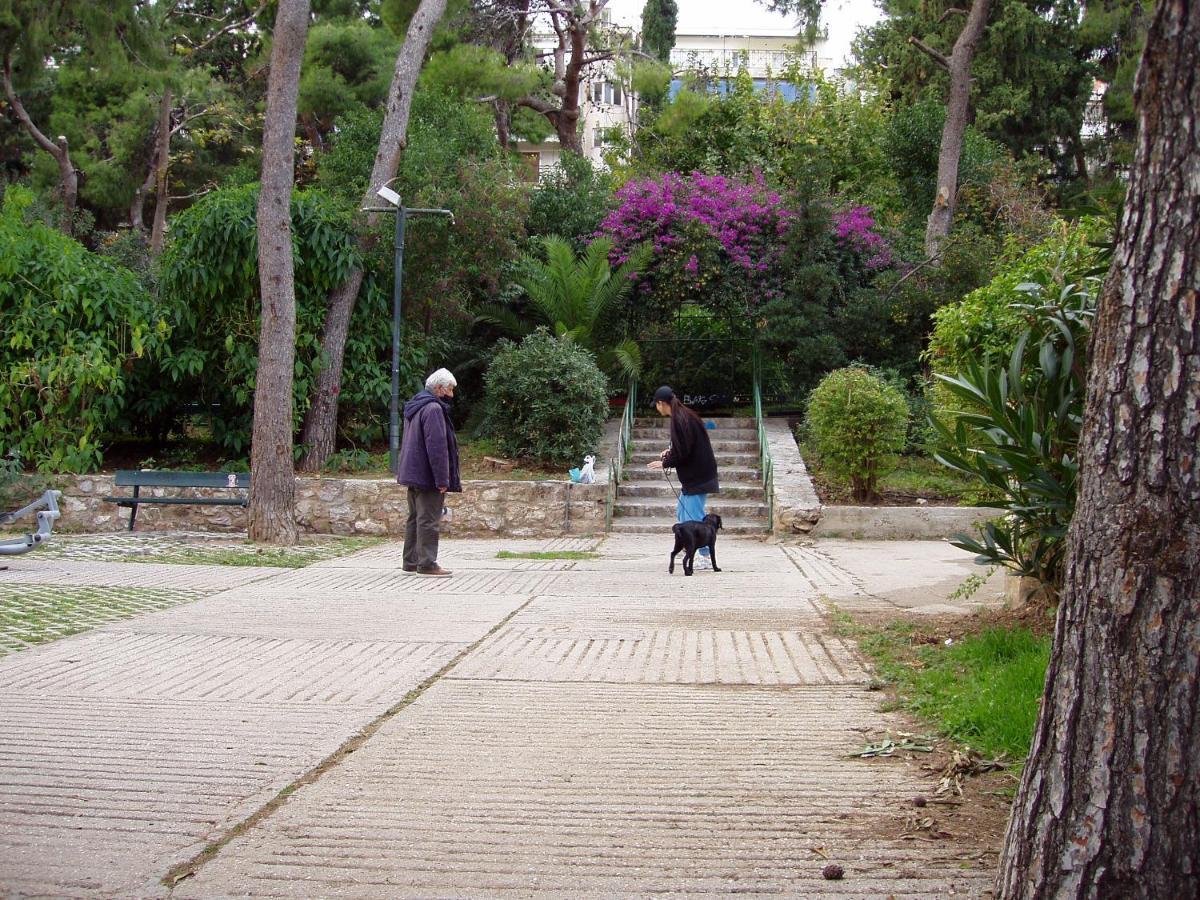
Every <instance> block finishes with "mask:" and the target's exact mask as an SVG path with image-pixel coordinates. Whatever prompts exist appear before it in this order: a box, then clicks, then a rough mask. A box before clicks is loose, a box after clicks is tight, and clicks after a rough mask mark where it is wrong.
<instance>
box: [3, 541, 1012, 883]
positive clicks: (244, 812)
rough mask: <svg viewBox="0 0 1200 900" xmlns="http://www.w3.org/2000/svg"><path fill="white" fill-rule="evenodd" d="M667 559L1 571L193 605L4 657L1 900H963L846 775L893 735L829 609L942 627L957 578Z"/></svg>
mask: <svg viewBox="0 0 1200 900" xmlns="http://www.w3.org/2000/svg"><path fill="white" fill-rule="evenodd" d="M597 544H598V547H597V549H598V550H599V552H600V556H599V558H595V559H581V560H501V559H497V558H496V553H497V551H498V550H500V549H508V550H528V549H538V550H548V549H590V548H591V547H593V546H594V545H597ZM667 549H668V546H667V545H664V542H663V541H662V540H661V539H658V538H655V537H643V536H614V537H612V538H609V539H608V540H606V541H604V542H602V543H601V542H595V541H590V540H577V539H563V540H558V541H515V540H500V541H446V542H445V544H444V549H443V553H442V556H443V562H444V564H446V565H447V566H449V567H451V568H453V569H454V570H455V577H454V578H451V579H445V580H434V579H419V578H417V577H415V576H409V575H404V574H403V573H401V572H400V571H399V567H400V549H399V547H398V546H397V545H394V544H388V545H382V546H379V547H376V548H372V549H369V550H365V551H362V552H360V553H358V554H355V555H353V556H351V557H345V558H342V559H337V560H331V561H327V562H322V563H317V564H314V565H312V566H309V567H307V568H305V569H300V570H265V569H259V570H235V569H229V568H226V567H205V566H166V565H146V564H127V565H122V564H108V565H105V564H103V563H90V562H89V563H86V564H83V563H76V564H73V565H68V564H66V563H65V562H63V561H51V562H48V563H46V564H44V568H42V569H39V564H38V563H37V560H36V558H35V557H33V556H31V557H25V558H22V563H21V569H20V570H19V571H17V572H9V573H5V576H6V577H7V576H12V577H16V578H21V577H26V578H28V579H30V580H32V581H37V582H39V583H56V584H66V583H70V584H84V583H86V584H124V583H126V582H125V581H124V580H123V579H127V578H130V577H133V578H135V579H136V577H137V572H129V571H128V570H131V569H136V570H138V571H140V572H141V573H143V581H142V582H141V583H142V584H147V583H149V584H157V585H178V586H180V587H184V586H186V587H188V588H189V589H194V588H195V586H196V585H209V586H210V590H211V593H210V595H209V596H206V597H204V598H203V599H199V600H196V601H194V602H190V603H185V604H183V605H179V606H175V607H173V608H171V609H168V610H164V611H161V612H156V613H152V614H147V615H143V616H140V617H137V618H132V619H129V620H126V621H123V622H119V623H114V624H110V625H107V626H104V627H102V628H99V629H97V630H95V631H91V632H89V633H87V634H83V635H78V636H76V637H71V638H67V639H64V640H60V641H56V642H54V643H51V644H47V645H44V646H41V647H35V648H33V649H30V650H25V651H22V652H20V653H14V654H11V655H9V656H7V657H4V658H2V659H0V896H5V895H11V896H33V895H41V896H56V897H57V896H85V897H114V896H128V897H151V896H166V895H170V896H176V897H180V898H185V897H225V896H289V897H325V896H345V897H399V896H422V897H429V896H451V897H463V896H471V897H476V896H547V897H548V896H563V897H568V896H569V897H578V896H583V895H589V894H590V895H607V896H640V895H646V894H651V893H691V892H697V893H734V892H736V893H751V894H790V895H792V896H804V897H820V896H842V897H871V896H879V897H888V896H894V897H897V898H901V897H946V896H980V895H982V894H983V893H984V892H985V891H986V889H987V888H988V887H989V886H990V880H991V871H990V868H989V867H990V865H992V864H993V862H994V859H993V858H991V857H989V856H986V855H985V856H983V857H980V856H979V855H978V854H977V853H973V852H969V851H971V849H972V848H970V847H968V846H964V845H962V844H939V843H936V842H934V843H927V842H922V841H914V840H905V839H902V838H901V836H900V831H901V830H902V823H903V821H904V819H905V816H906V815H908V813H909V812H910V811H911V798H912V797H913V796H914V795H916V794H920V793H926V792H928V790H929V782H928V780H924V779H920V778H918V773H917V772H916V771H915V769H913V768H911V767H905V766H903V765H899V764H891V763H893V762H895V761H879V760H874V761H871V760H857V759H847V758H846V754H847V753H849V752H851V751H853V750H855V749H857V748H861V747H862V746H863V744H864V743H865V742H866V740H867V738H868V737H869V736H871V735H876V734H880V733H882V732H883V731H884V730H886V729H888V728H892V729H895V728H896V727H897V726H898V721H897V720H896V719H894V718H893V717H890V716H888V715H886V714H883V713H881V712H879V709H878V707H879V695H878V694H875V693H871V692H868V691H867V690H866V689H865V687H866V682H867V681H868V673H867V671H866V670H865V669H864V667H863V664H862V662H861V660H860V659H859V657H858V655H857V653H856V650H855V648H854V647H853V646H852V645H850V644H849V643H847V642H846V641H844V640H842V639H840V638H838V637H836V636H835V635H834V634H833V632H832V630H831V628H830V627H829V624H828V620H827V617H826V608H825V606H824V604H823V602H822V599H821V598H822V597H834V598H835V599H837V601H838V602H839V603H843V604H849V605H854V606H856V607H857V608H872V607H877V606H880V605H886V606H887V607H888V608H892V609H894V608H896V607H905V606H907V607H915V608H918V609H920V608H921V607H928V608H930V609H931V610H935V611H939V612H944V611H946V607H945V606H944V603H945V598H946V596H947V595H948V594H949V593H950V592H952V590H953V587H955V586H956V585H957V583H958V581H961V577H965V575H967V574H970V573H971V572H972V567H971V565H970V560H969V557H966V556H965V555H963V554H959V553H958V552H957V551H954V550H953V549H952V548H948V547H946V546H945V545H940V544H932V543H912V544H901V543H895V544H875V545H864V544H853V545H845V546H843V545H841V544H832V543H831V544H829V545H828V547H826V546H825V545H815V546H810V547H783V546H777V545H773V544H764V543H760V542H757V541H737V540H727V541H723V542H722V544H721V546H720V547H719V563H720V564H721V565H722V568H723V569H724V570H725V571H723V572H721V573H719V574H718V573H712V572H698V573H697V575H696V576H695V577H693V578H684V577H682V575H681V574H680V571H679V569H678V568H677V569H676V575H675V576H674V577H673V578H670V577H668V576H667V575H666V571H665V570H666V553H667ZM864 551H865V552H864ZM880 560H886V562H883V563H881V562H880ZM855 567H857V569H856V568H855ZM959 573H961V575H960V574H959ZM147 579H148V580H147ZM922 583H925V584H927V585H929V586H927V587H926V589H925V590H924V591H922V590H921V589H920V585H921V584H922ZM977 599H978V598H977ZM959 606H961V604H959ZM954 608H958V607H954ZM346 751H352V752H346ZM264 810H265V813H264ZM890 826H895V827H890ZM206 849H208V850H210V853H209V854H208V855H207V856H203V854H204V852H205V850H206ZM827 859H830V860H833V861H836V862H838V863H839V864H841V865H842V866H844V868H845V870H846V877H845V879H844V880H842V881H826V880H824V879H822V877H821V868H822V866H823V865H824V864H825V862H826V860H827ZM189 861H193V862H196V861H199V864H198V865H196V866H194V867H192V868H191V869H190V870H188V871H189V874H188V876H187V877H186V878H184V879H183V880H181V881H179V882H178V883H176V884H175V885H174V886H173V887H172V888H168V887H167V886H165V885H164V883H163V878H164V876H166V875H167V874H168V872H171V871H172V870H174V871H175V873H176V874H180V873H181V872H183V871H185V869H184V868H180V867H182V866H184V865H185V864H186V863H188V862H189Z"/></svg>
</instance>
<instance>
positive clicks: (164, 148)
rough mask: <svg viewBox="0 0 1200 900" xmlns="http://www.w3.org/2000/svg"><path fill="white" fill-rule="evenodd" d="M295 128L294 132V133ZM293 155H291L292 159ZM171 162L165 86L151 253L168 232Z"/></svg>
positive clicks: (156, 251)
mask: <svg viewBox="0 0 1200 900" xmlns="http://www.w3.org/2000/svg"><path fill="white" fill-rule="evenodd" d="M292 105H293V106H294V105H295V103H294V102H293V104H292ZM294 133H295V132H294V130H293V134H294ZM290 158H291V157H289V159H290ZM170 164H171V89H170V88H169V87H164V88H163V95H162V99H161V100H160V101H159V104H158V151H157V153H156V155H155V160H154V181H155V185H156V194H155V196H156V199H155V201H154V227H153V228H152V229H151V230H150V255H151V256H158V255H159V254H160V253H162V248H163V237H164V235H166V233H167V205H168V203H169V202H170V198H169V197H168V196H167V168H168V166H170ZM288 192H289V194H290V192H291V181H290V180H289V182H288Z"/></svg>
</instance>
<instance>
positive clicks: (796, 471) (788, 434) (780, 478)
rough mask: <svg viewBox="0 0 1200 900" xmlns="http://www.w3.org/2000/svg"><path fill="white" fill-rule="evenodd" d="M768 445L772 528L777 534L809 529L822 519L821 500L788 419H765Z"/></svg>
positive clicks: (789, 534) (777, 535)
mask: <svg viewBox="0 0 1200 900" xmlns="http://www.w3.org/2000/svg"><path fill="white" fill-rule="evenodd" d="M764 425H765V427H766V431H767V446H768V447H769V448H770V451H771V473H772V481H773V482H774V488H775V494H774V500H775V508H774V518H775V521H774V523H773V525H774V531H775V536H776V537H777V538H787V537H796V536H799V535H806V534H808V533H810V532H811V531H812V530H813V528H814V527H816V524H817V523H818V522H819V521H821V513H822V508H821V501H820V500H819V499H818V498H817V491H816V488H814V487H813V483H812V478H810V477H809V474H808V468H807V467H806V466H805V465H804V459H803V458H802V457H801V456H800V448H799V447H797V446H796V438H795V436H794V435H793V434H792V429H791V428H789V427H788V423H787V419H782V418H781V419H767V420H766V422H765V423H764Z"/></svg>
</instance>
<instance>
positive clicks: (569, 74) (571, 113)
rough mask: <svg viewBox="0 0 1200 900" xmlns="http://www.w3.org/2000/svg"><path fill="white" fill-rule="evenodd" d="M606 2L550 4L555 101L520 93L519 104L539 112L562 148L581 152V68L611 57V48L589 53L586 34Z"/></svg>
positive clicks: (552, 88)
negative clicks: (525, 95)
mask: <svg viewBox="0 0 1200 900" xmlns="http://www.w3.org/2000/svg"><path fill="white" fill-rule="evenodd" d="M606 6H608V0H588V2H587V4H586V5H583V4H575V5H559V4H553V5H552V6H551V9H550V23H551V25H552V26H553V27H554V32H555V34H556V35H557V36H558V45H557V46H556V47H555V48H554V54H553V55H554V84H553V85H552V86H551V88H550V93H551V94H553V95H554V96H555V97H556V98H557V102H556V103H555V102H551V101H548V100H546V99H544V98H542V97H522V98H521V99H520V100H518V101H517V103H518V105H520V106H525V107H528V108H529V109H532V110H533V111H534V112H537V113H541V114H542V115H543V116H545V117H546V121H547V122H549V123H550V124H551V125H552V126H554V133H555V134H556V135H557V136H558V144H559V146H560V147H561V148H562V149H563V151H564V152H568V151H569V152H571V153H583V141H582V138H581V136H580V134H579V118H580V113H581V109H580V103H579V87H580V84H581V83H582V81H583V73H584V70H585V69H586V68H587V67H588V66H591V65H594V64H595V63H598V62H603V61H605V60H608V59H612V57H613V55H614V54H613V51H611V50H596V51H594V52H593V53H592V54H591V55H590V56H589V55H588V47H587V41H588V35H589V34H590V32H591V30H592V28H593V27H594V26H595V24H596V23H597V22H599V21H600V14H601V13H602V12H603V11H604V8H605V7H606Z"/></svg>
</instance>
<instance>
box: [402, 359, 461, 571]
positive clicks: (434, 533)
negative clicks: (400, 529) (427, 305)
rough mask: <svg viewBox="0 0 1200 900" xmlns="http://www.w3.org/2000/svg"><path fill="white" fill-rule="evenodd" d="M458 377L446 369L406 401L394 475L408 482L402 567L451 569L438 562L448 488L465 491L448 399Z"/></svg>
mask: <svg viewBox="0 0 1200 900" xmlns="http://www.w3.org/2000/svg"><path fill="white" fill-rule="evenodd" d="M457 386H458V382H457V381H455V380H454V376H453V375H451V374H450V372H449V371H448V370H446V369H438V370H437V371H436V372H434V373H433V374H432V375H430V376H429V377H428V378H426V379H425V390H423V391H420V392H419V393H418V394H416V395H415V396H414V397H413V398H412V399H411V400H409V401H408V402H407V403H405V404H404V441H403V442H402V443H401V445H400V471H399V473H398V474H397V478H396V480H397V481H399V482H400V484H403V485H406V486H407V487H408V522H407V524H406V526H405V528H404V571H405V572H416V573H417V574H418V575H429V576H433V577H436V578H448V577H450V574H451V573H450V572H449V571H448V570H446V569H443V568H442V567H441V566H440V565H438V558H437V557H438V528H439V526H440V524H441V521H442V509H443V507H444V501H445V495H446V492H447V491H458V492H461V491H462V480H461V479H460V477H459V474H458V439H457V438H456V437H455V435H454V423H453V422H451V421H450V401H451V400H453V399H454V389H455V388H456V387H457Z"/></svg>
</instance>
